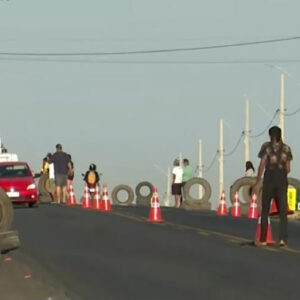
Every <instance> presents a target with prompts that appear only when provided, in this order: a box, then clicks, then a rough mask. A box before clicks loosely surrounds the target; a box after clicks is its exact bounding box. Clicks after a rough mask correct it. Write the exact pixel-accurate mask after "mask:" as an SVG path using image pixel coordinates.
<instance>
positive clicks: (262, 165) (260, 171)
mask: <svg viewBox="0 0 300 300" xmlns="http://www.w3.org/2000/svg"><path fill="white" fill-rule="evenodd" d="M266 160H267V157H266V156H264V157H262V158H261V160H260V163H259V167H258V171H257V176H256V182H255V184H254V187H253V192H255V193H257V192H258V187H259V185H260V182H261V177H262V174H263V171H264V169H265V166H266Z"/></svg>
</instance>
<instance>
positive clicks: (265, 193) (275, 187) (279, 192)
mask: <svg viewBox="0 0 300 300" xmlns="http://www.w3.org/2000/svg"><path fill="white" fill-rule="evenodd" d="M287 186H288V184H287V180H286V179H283V180H280V181H277V180H275V181H272V180H270V179H269V180H264V183H263V190H262V212H261V235H260V241H261V242H265V241H266V238H267V229H268V216H269V212H270V204H271V200H272V199H274V200H275V201H276V203H277V208H278V211H279V217H280V229H279V239H280V240H283V241H286V239H287V216H286V212H287Z"/></svg>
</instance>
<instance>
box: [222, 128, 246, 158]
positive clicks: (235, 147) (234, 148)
mask: <svg viewBox="0 0 300 300" xmlns="http://www.w3.org/2000/svg"><path fill="white" fill-rule="evenodd" d="M244 135H245V133H244V131H243V132H242V134H241V135H240V137H239V139H238V141H237V143H236V144H235V146H234V147H233V149H232V150H231V151H230V152H229V153H227V154H224V156H225V157H228V156H231V155H232V154H233V153H234V152H235V151H236V149H237V148H238V146H239V145H240V143H241V140H242V137H243V136H244Z"/></svg>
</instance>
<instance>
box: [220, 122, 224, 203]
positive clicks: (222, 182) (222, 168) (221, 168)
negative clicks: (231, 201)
mask: <svg viewBox="0 0 300 300" xmlns="http://www.w3.org/2000/svg"><path fill="white" fill-rule="evenodd" d="M223 190H224V133H223V120H220V144H219V198H220V197H221V195H222V192H223Z"/></svg>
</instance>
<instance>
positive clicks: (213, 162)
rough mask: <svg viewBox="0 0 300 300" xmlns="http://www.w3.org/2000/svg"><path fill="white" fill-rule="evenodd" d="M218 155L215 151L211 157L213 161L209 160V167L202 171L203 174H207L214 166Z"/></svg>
mask: <svg viewBox="0 0 300 300" xmlns="http://www.w3.org/2000/svg"><path fill="white" fill-rule="evenodd" d="M218 154H219V150H217V151H216V154H215V156H214V157H213V159H212V160H211V163H210V164H209V166H208V167H207V168H206V169H204V170H203V172H205V173H206V172H209V170H210V169H211V168H212V167H213V165H214V164H215V162H216V159H217V157H218Z"/></svg>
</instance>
